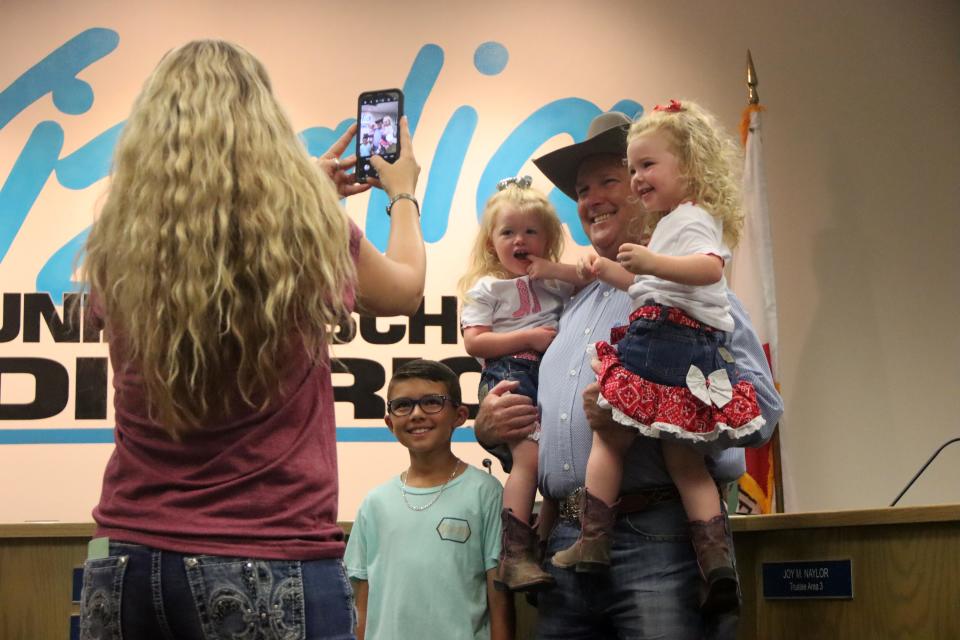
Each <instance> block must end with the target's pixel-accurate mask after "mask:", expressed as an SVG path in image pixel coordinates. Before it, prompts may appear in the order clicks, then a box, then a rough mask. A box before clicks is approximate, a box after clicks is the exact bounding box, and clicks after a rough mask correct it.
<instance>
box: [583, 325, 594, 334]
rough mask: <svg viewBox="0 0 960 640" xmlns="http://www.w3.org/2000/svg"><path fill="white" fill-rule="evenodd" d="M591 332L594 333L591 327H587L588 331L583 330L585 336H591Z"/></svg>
mask: <svg viewBox="0 0 960 640" xmlns="http://www.w3.org/2000/svg"><path fill="white" fill-rule="evenodd" d="M591 331H592V329H591V328H590V327H587V328H586V329H584V330H583V334H584V335H590V332H591Z"/></svg>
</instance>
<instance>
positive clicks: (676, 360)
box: [616, 305, 737, 387]
mask: <svg viewBox="0 0 960 640" xmlns="http://www.w3.org/2000/svg"><path fill="white" fill-rule="evenodd" d="M658 306H659V305H658ZM667 310H668V307H662V314H663V315H662V316H661V317H660V318H659V319H657V320H647V319H643V318H640V319H637V320H634V321H633V322H631V323H630V326H629V328H628V329H627V334H626V336H624V337H623V339H622V340H620V342H618V343H617V345H616V347H617V353H618V354H619V355H620V362H621V363H622V364H623V366H624V367H625V368H627V369H628V370H630V371H632V372H633V373H635V374H637V375H638V376H640V377H641V378H645V379H647V380H650V381H651V382H656V383H657V384H665V385H670V386H672V387H685V386H686V384H687V371H688V370H689V369H690V365H695V366H696V367H697V368H699V369H700V370H701V371H702V372H703V374H704V375H707V374H709V373H711V372H713V371H717V370H718V369H724V370H726V372H727V375H728V376H729V378H730V380H731V381H733V382H736V380H737V377H736V373H737V372H736V367H735V366H734V364H733V362H727V361H725V360H724V359H723V358H722V357H721V355H720V347H722V346H723V345H724V341H725V340H726V334H725V333H724V332H723V331H705V330H702V329H694V328H692V327H685V326H681V325H677V324H673V323H672V322H669V321H667V316H666V313H667Z"/></svg>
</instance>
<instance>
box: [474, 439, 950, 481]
mask: <svg viewBox="0 0 960 640" xmlns="http://www.w3.org/2000/svg"><path fill="white" fill-rule="evenodd" d="M957 439H958V440H960V438H957ZM483 468H484V469H486V470H487V473H489V474H490V475H493V460H491V459H490V458H484V459H483Z"/></svg>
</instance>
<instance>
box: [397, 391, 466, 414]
mask: <svg viewBox="0 0 960 640" xmlns="http://www.w3.org/2000/svg"><path fill="white" fill-rule="evenodd" d="M447 400H450V404H452V405H453V406H457V403H456V402H454V401H453V399H452V398H450V396H441V395H439V394H435V393H433V394H430V395H428V396H422V397H420V398H394V399H393V400H391V401H390V402H388V403H387V411H389V412H390V413H391V414H392V415H395V416H408V415H410V414H411V413H413V408H414V407H416V406H419V407H420V411H423V412H424V413H440V412H441V411H443V405H445V404H446V403H447Z"/></svg>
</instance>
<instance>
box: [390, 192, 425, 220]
mask: <svg viewBox="0 0 960 640" xmlns="http://www.w3.org/2000/svg"><path fill="white" fill-rule="evenodd" d="M400 200H409V201H410V202H412V203H413V206H415V207H416V208H417V217H418V218H419V217H420V203H419V202H417V199H416V198H414V197H413V195H412V194H409V193H398V194H397V195H395V196H393V197H392V198H391V199H390V204H388V205H387V215H388V216H389V215H390V212H391V211H392V210H393V205H395V204H397V202H398V201H400Z"/></svg>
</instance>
